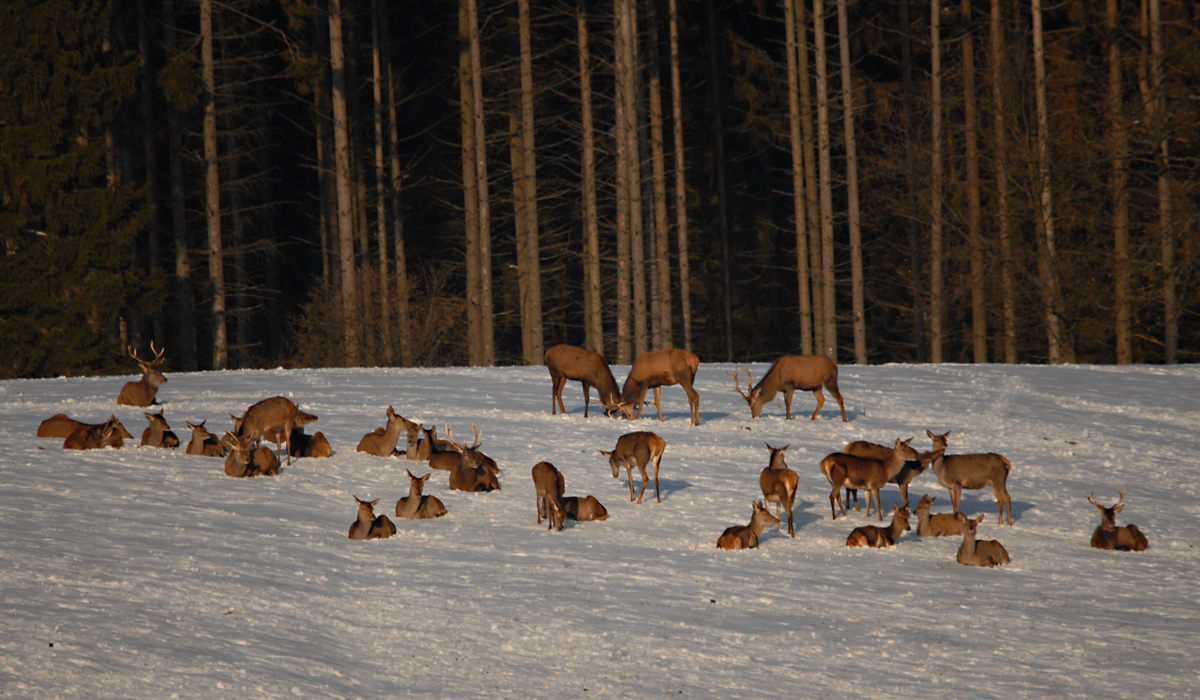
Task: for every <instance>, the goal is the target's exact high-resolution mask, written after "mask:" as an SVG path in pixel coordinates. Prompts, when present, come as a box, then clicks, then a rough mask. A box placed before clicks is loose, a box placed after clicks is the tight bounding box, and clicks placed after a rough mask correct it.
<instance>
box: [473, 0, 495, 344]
mask: <svg viewBox="0 0 1200 700" xmlns="http://www.w3.org/2000/svg"><path fill="white" fill-rule="evenodd" d="M467 22H468V25H469V30H470V38H471V42H470V45H471V92H472V108H473V117H474V123H475V185H476V190H477V191H478V193H479V321H480V329H479V330H480V334H481V338H480V341H481V342H480V350H481V353H482V355H481V357H480V364H482V365H483V366H485V367H491V366H492V365H494V364H496V334H495V331H494V330H493V329H494V326H495V318H494V316H493V312H492V226H491V208H490V205H489V201H488V174H487V139H486V135H485V133H484V124H483V61H482V57H481V56H480V53H481V52H480V46H479V41H480V38H479V11H478V8H477V6H476V1H475V0H467Z"/></svg>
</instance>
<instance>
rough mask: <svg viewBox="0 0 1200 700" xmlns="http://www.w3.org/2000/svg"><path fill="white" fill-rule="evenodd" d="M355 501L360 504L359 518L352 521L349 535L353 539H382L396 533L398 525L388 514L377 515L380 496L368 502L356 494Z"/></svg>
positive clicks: (347, 534)
mask: <svg viewBox="0 0 1200 700" xmlns="http://www.w3.org/2000/svg"><path fill="white" fill-rule="evenodd" d="M354 502H355V503H357V504H358V519H357V520H355V521H354V522H353V523H351V525H350V531H349V532H348V533H346V536H347V537H349V538H350V539H352V540H382V539H384V538H386V537H391V536H392V535H394V534H396V525H395V523H393V522H392V520H391V518H389V517H388V516H386V515H380V516H379V517H375V504H376V503H379V499H378V498H376V499H375V500H373V501H369V502H368V501H363V500H361V499H359V497H358V496H354Z"/></svg>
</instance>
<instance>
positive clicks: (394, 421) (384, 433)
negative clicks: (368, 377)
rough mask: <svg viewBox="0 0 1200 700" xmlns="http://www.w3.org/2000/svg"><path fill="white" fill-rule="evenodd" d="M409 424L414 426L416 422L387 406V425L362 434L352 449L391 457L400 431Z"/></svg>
mask: <svg viewBox="0 0 1200 700" xmlns="http://www.w3.org/2000/svg"><path fill="white" fill-rule="evenodd" d="M409 426H413V427H415V426H416V423H413V422H412V421H410V420H408V419H407V418H405V417H404V416H401V415H400V414H399V413H396V411H395V410H393V409H392V407H391V406H388V407H387V427H386V428H376V429H375V431H374V432H370V433H367V434H366V435H363V436H362V439H361V440H359V441H358V447H356V448H354V451H355V452H366V453H367V454H371V455H375V456H376V457H391V456H392V455H393V454H395V452H396V443H397V442H399V440H400V432H401V431H405V432H407V431H408V429H409Z"/></svg>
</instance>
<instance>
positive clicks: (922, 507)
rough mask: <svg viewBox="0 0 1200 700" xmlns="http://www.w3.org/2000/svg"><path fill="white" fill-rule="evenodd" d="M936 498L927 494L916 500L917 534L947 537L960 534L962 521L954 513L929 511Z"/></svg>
mask: <svg viewBox="0 0 1200 700" xmlns="http://www.w3.org/2000/svg"><path fill="white" fill-rule="evenodd" d="M936 500H937V498H936V497H934V498H930V497H929V494H925V495H924V496H921V500H920V501H917V511H916V512H917V534H918V535H920V536H921V537H948V536H950V535H961V534H962V523H960V522H958V515H957V514H955V513H930V512H929V509H930V508H931V507H932V506H933V502H934V501H936Z"/></svg>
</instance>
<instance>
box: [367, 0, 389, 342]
mask: <svg viewBox="0 0 1200 700" xmlns="http://www.w3.org/2000/svg"><path fill="white" fill-rule="evenodd" d="M379 10H380V8H379V0H371V87H372V90H371V97H372V99H373V104H374V107H375V113H374V117H375V120H374V121H375V234H376V239H377V242H376V247H377V248H378V249H379V250H378V251H377V252H378V254H379V342H380V351H381V354H380V357H381V359H382V361H383V363H384V364H385V365H390V364H392V323H391V311H392V304H391V299H390V298H389V297H390V295H389V293H388V292H389V287H391V279H390V277H389V275H388V244H387V241H388V227H387V190H386V185H385V184H384V183H385V179H386V175H385V170H384V164H383V56H382V48H381V46H380V40H379Z"/></svg>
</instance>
